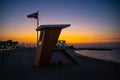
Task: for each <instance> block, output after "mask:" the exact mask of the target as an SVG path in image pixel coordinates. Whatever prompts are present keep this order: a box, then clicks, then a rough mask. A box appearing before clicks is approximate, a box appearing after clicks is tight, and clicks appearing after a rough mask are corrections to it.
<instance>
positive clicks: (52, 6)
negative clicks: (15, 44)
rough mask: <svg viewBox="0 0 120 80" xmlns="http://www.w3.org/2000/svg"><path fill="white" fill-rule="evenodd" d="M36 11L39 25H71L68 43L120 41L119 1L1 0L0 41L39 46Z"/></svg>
mask: <svg viewBox="0 0 120 80" xmlns="http://www.w3.org/2000/svg"><path fill="white" fill-rule="evenodd" d="M37 10H39V20H40V24H66V23H67V24H71V26H70V27H69V28H66V29H64V30H63V31H62V33H61V35H60V38H59V39H62V40H66V41H67V42H68V43H98V42H120V1H119V0H0V40H2V41H3V40H10V39H12V40H13V41H19V42H20V43H22V42H24V43H36V31H35V29H36V19H33V18H27V15H28V14H31V13H34V12H36V11H37Z"/></svg>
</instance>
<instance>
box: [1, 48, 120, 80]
mask: <svg viewBox="0 0 120 80" xmlns="http://www.w3.org/2000/svg"><path fill="white" fill-rule="evenodd" d="M35 52H36V50H35V49H19V50H16V51H14V52H11V54H10V55H8V56H7V58H6V59H4V60H3V61H1V63H0V80H119V79H120V63H114V62H109V61H104V60H98V59H93V58H89V57H85V56H82V55H79V56H78V55H74V57H75V56H76V57H75V58H76V60H78V62H79V64H73V63H71V62H68V63H65V64H57V63H56V64H52V61H54V57H58V58H59V56H54V57H53V58H52V59H51V63H50V65H49V66H48V67H46V68H38V67H36V66H35V65H34V57H35ZM77 58H78V59H77ZM66 61H67V60H66Z"/></svg>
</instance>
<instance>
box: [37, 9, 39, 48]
mask: <svg viewBox="0 0 120 80" xmlns="http://www.w3.org/2000/svg"><path fill="white" fill-rule="evenodd" d="M37 13H38V18H37V28H38V27H39V11H37ZM37 47H38V31H37Z"/></svg>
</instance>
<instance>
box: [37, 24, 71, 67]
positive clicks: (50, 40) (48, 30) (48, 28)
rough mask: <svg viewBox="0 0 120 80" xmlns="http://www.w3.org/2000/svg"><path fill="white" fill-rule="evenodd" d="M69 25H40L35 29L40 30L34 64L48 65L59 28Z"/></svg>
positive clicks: (59, 31)
mask: <svg viewBox="0 0 120 80" xmlns="http://www.w3.org/2000/svg"><path fill="white" fill-rule="evenodd" d="M69 26H70V24H55V25H41V26H39V27H38V28H37V29H36V30H37V31H40V36H39V41H38V46H37V53H36V57H35V64H36V66H38V67H46V66H48V65H49V62H50V59H51V56H52V53H53V51H54V49H55V47H56V43H57V41H58V38H59V35H60V33H61V30H62V29H63V28H66V27H69Z"/></svg>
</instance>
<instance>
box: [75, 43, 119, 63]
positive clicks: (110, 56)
mask: <svg viewBox="0 0 120 80" xmlns="http://www.w3.org/2000/svg"><path fill="white" fill-rule="evenodd" d="M74 46H75V47H77V48H86V47H87V48H88V47H89V48H101V47H102V48H109V49H112V50H76V51H75V52H76V53H77V54H80V55H84V56H87V57H92V58H97V59H102V60H106V61H112V62H118V63H120V43H99V44H74Z"/></svg>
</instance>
